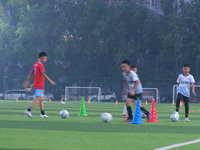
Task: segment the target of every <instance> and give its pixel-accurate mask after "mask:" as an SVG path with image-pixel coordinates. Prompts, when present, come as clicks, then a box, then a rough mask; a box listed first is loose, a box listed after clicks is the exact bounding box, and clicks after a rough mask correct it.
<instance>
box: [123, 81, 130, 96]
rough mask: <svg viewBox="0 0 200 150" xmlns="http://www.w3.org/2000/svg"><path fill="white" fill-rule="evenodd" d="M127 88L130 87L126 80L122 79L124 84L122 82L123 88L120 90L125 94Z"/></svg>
mask: <svg viewBox="0 0 200 150" xmlns="http://www.w3.org/2000/svg"><path fill="white" fill-rule="evenodd" d="M127 88H129V89H130V87H129V85H128V83H127V82H126V81H124V84H123V90H122V95H125V94H127Z"/></svg>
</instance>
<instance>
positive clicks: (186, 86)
mask: <svg viewBox="0 0 200 150" xmlns="http://www.w3.org/2000/svg"><path fill="white" fill-rule="evenodd" d="M177 83H178V84H179V85H178V88H177V93H180V94H182V95H184V96H186V97H190V85H191V83H195V80H194V77H193V76H192V75H191V74H189V75H188V76H184V75H183V74H180V75H179V76H178V79H177Z"/></svg>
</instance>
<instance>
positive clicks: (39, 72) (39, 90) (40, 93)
mask: <svg viewBox="0 0 200 150" xmlns="http://www.w3.org/2000/svg"><path fill="white" fill-rule="evenodd" d="M46 61H47V54H46V53H45V52H40V53H39V60H38V62H36V63H35V64H34V65H33V69H32V71H31V73H30V75H29V76H28V79H27V80H26V82H25V83H24V88H26V87H28V85H29V82H30V80H31V78H32V76H34V90H35V97H36V99H35V100H34V101H33V102H32V104H31V105H30V106H29V108H28V109H27V110H25V111H24V114H25V115H27V116H28V117H30V118H32V114H31V110H32V109H33V108H34V107H35V105H36V104H37V103H40V110H41V114H40V118H48V116H47V115H46V114H45V112H44V78H45V79H47V80H48V81H49V82H50V83H51V84H52V85H56V83H55V82H54V81H52V80H51V79H50V78H49V77H48V76H47V75H46V73H45V69H44V65H43V63H45V62H46Z"/></svg>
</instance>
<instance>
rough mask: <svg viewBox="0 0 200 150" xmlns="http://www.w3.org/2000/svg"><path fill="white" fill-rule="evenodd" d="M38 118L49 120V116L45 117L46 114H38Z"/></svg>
mask: <svg viewBox="0 0 200 150" xmlns="http://www.w3.org/2000/svg"><path fill="white" fill-rule="evenodd" d="M40 118H49V116H47V115H46V114H44V115H42V114H40Z"/></svg>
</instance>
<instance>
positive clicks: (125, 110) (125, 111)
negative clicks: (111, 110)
mask: <svg viewBox="0 0 200 150" xmlns="http://www.w3.org/2000/svg"><path fill="white" fill-rule="evenodd" d="M126 113H127V107H126V105H124V110H123V115H124V114H126Z"/></svg>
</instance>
